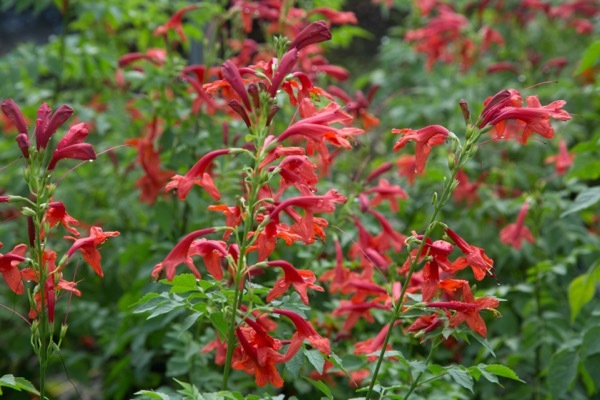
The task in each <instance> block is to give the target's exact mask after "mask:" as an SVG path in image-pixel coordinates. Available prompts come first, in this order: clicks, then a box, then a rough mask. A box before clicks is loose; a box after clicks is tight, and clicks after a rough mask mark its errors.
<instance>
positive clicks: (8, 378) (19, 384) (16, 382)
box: [0, 374, 40, 396]
mask: <svg viewBox="0 0 600 400" xmlns="http://www.w3.org/2000/svg"><path fill="white" fill-rule="evenodd" d="M2 386H6V387H9V388H11V389H14V390H17V391H19V392H20V391H21V390H25V391H26V392H29V393H33V394H36V395H38V396H39V395H40V392H38V391H37V389H36V388H35V387H34V386H33V384H32V383H31V382H29V381H28V380H27V379H25V378H20V377H15V376H13V375H11V374H6V375H4V376H2V377H1V378H0V394H2V389H1V388H2Z"/></svg>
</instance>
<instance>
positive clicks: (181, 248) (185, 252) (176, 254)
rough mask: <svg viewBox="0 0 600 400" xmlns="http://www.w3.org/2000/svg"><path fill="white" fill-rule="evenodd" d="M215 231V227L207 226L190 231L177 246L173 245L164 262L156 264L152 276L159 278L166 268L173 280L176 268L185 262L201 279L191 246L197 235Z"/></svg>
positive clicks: (170, 278) (167, 273)
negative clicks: (191, 253) (191, 255)
mask: <svg viewBox="0 0 600 400" xmlns="http://www.w3.org/2000/svg"><path fill="white" fill-rule="evenodd" d="M214 232H215V228H206V229H200V230H197V231H194V232H191V233H188V234H187V235H186V236H185V237H184V238H183V239H181V240H180V241H179V243H177V244H176V245H175V247H173V249H172V250H171V251H170V252H169V254H168V255H167V257H165V259H164V260H163V261H162V262H160V263H158V264H156V266H155V267H154V269H153V270H152V278H153V279H158V278H159V277H160V276H161V275H162V272H163V270H166V275H167V279H168V280H173V278H174V277H175V268H176V267H177V266H178V265H180V264H185V265H187V266H188V268H189V269H191V270H192V272H193V273H194V275H196V277H197V278H198V279H200V272H198V269H197V268H196V266H195V265H194V261H193V260H192V257H190V254H189V250H190V246H191V245H192V242H193V241H194V240H195V239H196V238H197V237H199V236H202V235H208V234H209V233H214Z"/></svg>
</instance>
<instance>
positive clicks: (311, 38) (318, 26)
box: [290, 21, 331, 50]
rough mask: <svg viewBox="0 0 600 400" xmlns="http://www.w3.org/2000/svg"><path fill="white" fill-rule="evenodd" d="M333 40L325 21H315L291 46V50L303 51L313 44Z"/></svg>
mask: <svg viewBox="0 0 600 400" xmlns="http://www.w3.org/2000/svg"><path fill="white" fill-rule="evenodd" d="M330 39H331V31H330V30H329V28H328V27H327V23H326V22H325V21H315V22H313V23H311V24H310V25H308V26H307V27H306V28H304V29H303V30H302V31H301V32H300V33H299V34H298V36H296V38H295V39H294V40H293V41H292V43H291V44H290V49H293V48H296V49H298V50H302V49H303V48H305V47H306V46H309V45H311V44H316V43H321V42H325V41H327V40H330Z"/></svg>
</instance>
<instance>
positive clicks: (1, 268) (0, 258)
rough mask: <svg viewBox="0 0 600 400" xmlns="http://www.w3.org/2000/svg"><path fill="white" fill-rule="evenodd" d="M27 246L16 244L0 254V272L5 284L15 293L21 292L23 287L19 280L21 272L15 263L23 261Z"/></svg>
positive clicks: (23, 290) (23, 289)
mask: <svg viewBox="0 0 600 400" xmlns="http://www.w3.org/2000/svg"><path fill="white" fill-rule="evenodd" d="M26 251H27V246H26V245H24V244H19V245H16V246H15V248H14V249H12V250H11V251H9V252H8V253H6V254H4V255H0V273H1V274H2V278H4V280H5V281H6V284H7V285H8V287H9V288H10V290H12V291H13V292H15V293H16V294H23V293H24V292H25V288H24V286H23V282H22V281H21V273H20V272H19V268H17V265H18V264H19V263H20V262H22V261H24V260H25V258H24V257H23V256H24V255H25V252H26Z"/></svg>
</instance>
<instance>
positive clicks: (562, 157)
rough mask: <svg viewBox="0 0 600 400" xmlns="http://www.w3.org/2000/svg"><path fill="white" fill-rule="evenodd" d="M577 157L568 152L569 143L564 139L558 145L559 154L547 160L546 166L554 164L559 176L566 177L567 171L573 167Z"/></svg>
mask: <svg viewBox="0 0 600 400" xmlns="http://www.w3.org/2000/svg"><path fill="white" fill-rule="evenodd" d="M574 158H575V157H574V156H573V155H572V154H569V151H568V150H567V142H566V141H564V140H563V139H561V140H560V142H559V143H558V154H556V155H553V156H550V157H548V158H546V160H545V161H544V163H545V164H550V163H554V165H555V168H556V174H557V175H564V174H565V173H566V172H567V170H568V169H569V168H570V167H571V165H573V159H574Z"/></svg>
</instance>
